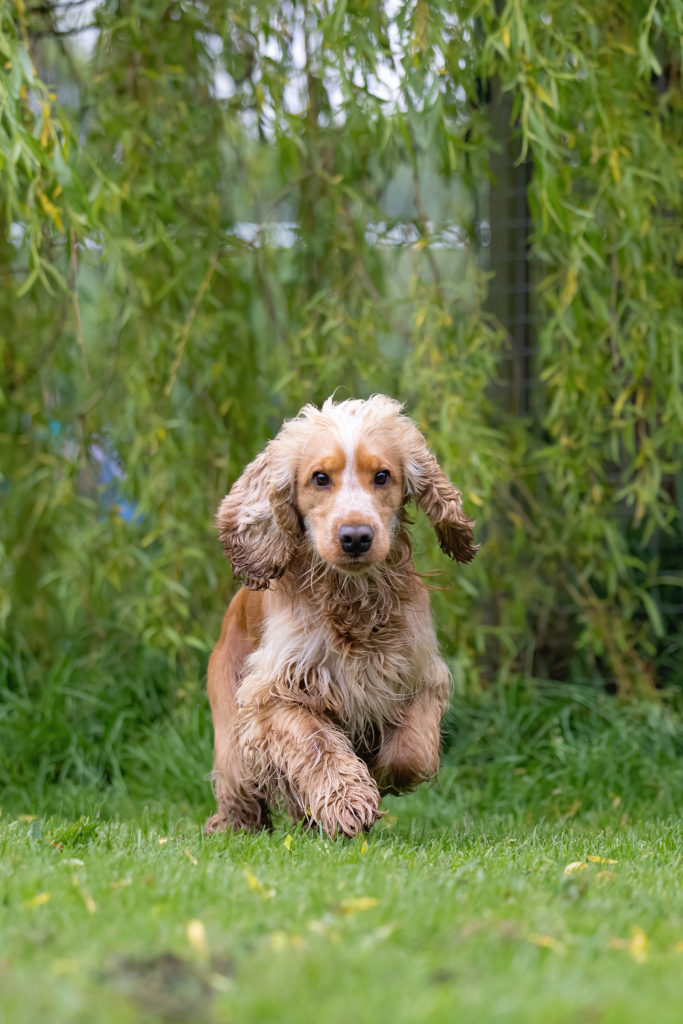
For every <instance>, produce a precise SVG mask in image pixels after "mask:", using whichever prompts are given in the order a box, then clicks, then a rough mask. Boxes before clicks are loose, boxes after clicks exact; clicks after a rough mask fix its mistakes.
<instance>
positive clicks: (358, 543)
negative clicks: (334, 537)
mask: <svg viewBox="0 0 683 1024" xmlns="http://www.w3.org/2000/svg"><path fill="white" fill-rule="evenodd" d="M338 536H339V543H340V544H341V546H342V551H345V552H346V554H347V555H353V556H354V557H356V556H357V555H364V554H365V552H366V551H369V550H370V548H371V547H372V538H373V537H374V536H375V531H374V530H373V528H372V527H371V526H340V527H339V533H338Z"/></svg>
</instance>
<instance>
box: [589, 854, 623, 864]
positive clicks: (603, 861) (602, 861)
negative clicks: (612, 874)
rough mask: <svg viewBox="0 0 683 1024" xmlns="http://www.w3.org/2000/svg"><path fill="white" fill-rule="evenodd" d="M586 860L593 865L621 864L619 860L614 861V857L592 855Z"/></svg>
mask: <svg viewBox="0 0 683 1024" xmlns="http://www.w3.org/2000/svg"><path fill="white" fill-rule="evenodd" d="M586 860H589V861H591V862H592V863H593V864H618V863H619V861H618V860H613V859H612V857H596V856H595V855H591V856H589V857H587V858H586Z"/></svg>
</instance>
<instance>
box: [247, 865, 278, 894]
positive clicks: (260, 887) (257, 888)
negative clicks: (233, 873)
mask: <svg viewBox="0 0 683 1024" xmlns="http://www.w3.org/2000/svg"><path fill="white" fill-rule="evenodd" d="M244 877H245V878H246V880H247V885H248V886H249V888H250V889H253V890H254V892H260V893H261V896H262V898H263V899H264V900H270V899H272V898H273V896H274V895H275V889H266V887H265V885H264V884H263V882H259V880H258V878H257V877H256V875H254V874H252V872H251V871H250V870H249V868H245V869H244Z"/></svg>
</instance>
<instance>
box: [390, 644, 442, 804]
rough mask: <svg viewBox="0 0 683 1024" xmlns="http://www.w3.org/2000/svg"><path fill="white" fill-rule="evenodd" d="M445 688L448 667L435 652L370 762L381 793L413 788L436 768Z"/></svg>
mask: <svg viewBox="0 0 683 1024" xmlns="http://www.w3.org/2000/svg"><path fill="white" fill-rule="evenodd" d="M449 689H450V675H449V672H448V669H447V667H446V665H445V664H444V662H443V661H442V660H441V658H439V657H438V655H436V656H434V657H433V658H432V659H431V665H430V668H429V671H428V673H427V674H426V676H423V680H422V683H421V687H420V688H419V689H418V691H417V692H416V693H415V695H414V696H413V697H411V698H410V699H409V701H408V702H407V703H406V705H405V708H404V709H403V714H402V716H401V720H400V721H399V722H398V723H397V724H396V725H392V726H387V727H386V728H385V730H384V735H383V737H382V743H381V746H380V749H379V752H378V753H377V756H376V757H375V759H374V760H373V762H372V764H371V765H370V770H371V772H372V776H373V778H374V779H375V780H376V781H377V784H378V786H379V789H380V792H381V793H382V794H384V793H402V792H405V791H406V790H409V789H414V788H415V786H417V785H419V783H420V782H426V781H427V779H431V778H434V776H435V775H436V773H437V772H438V770H439V748H440V745H441V719H442V718H443V715H444V712H445V710H446V706H447V702H448V693H449Z"/></svg>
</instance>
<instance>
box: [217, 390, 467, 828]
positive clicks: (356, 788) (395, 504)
mask: <svg viewBox="0 0 683 1024" xmlns="http://www.w3.org/2000/svg"><path fill="white" fill-rule="evenodd" d="M401 408H402V407H401V405H400V404H399V403H398V402H396V401H394V400H392V399H390V398H387V397H385V396H384V395H374V396H373V397H372V398H369V399H368V400H367V401H361V400H348V401H343V402H334V401H333V400H332V399H328V400H327V401H326V402H325V403H324V405H323V406H322V408H321V409H320V410H318V409H317V408H315V407H314V406H312V405H307V406H305V407H304V408H303V409H302V410H301V412H300V413H299V414H298V416H296V417H295V418H294V419H292V420H289V421H287V422H285V424H284V425H283V427H282V429H281V430H280V432H279V434H278V435H277V437H276V438H275V439H274V440H273V441H271V442H270V443H269V444H268V445H267V447H266V449H265V451H264V452H262V453H261V455H259V456H258V457H257V458H256V459H255V460H254V461H253V462H252V463H251V464H250V465H249V466H247V468H246V469H245V471H244V473H243V474H242V476H241V477H240V478H239V480H237V482H236V483H235V484H234V486H233V487H232V490H231V491H230V493H229V494H228V495H227V497H226V498H224V499H223V501H222V503H221V505H220V507H219V509H218V515H217V520H216V522H217V526H218V531H219V535H220V539H221V542H222V544H223V547H224V549H225V552H226V554H227V556H228V558H229V559H230V561H231V562H232V565H233V569H234V572H235V575H236V576H238V577H241V578H242V580H243V582H244V587H243V588H242V589H241V590H240V591H239V592H238V593H237V594H236V596H235V597H234V598H233V600H232V602H231V603H230V606H229V608H228V610H227V613H226V615H225V619H224V621H223V629H222V632H221V637H220V640H219V641H218V643H217V645H216V647H215V649H214V651H213V654H212V655H211V659H210V662H209V673H208V689H209V699H210V702H211V709H212V713H213V723H214V732H215V757H214V768H213V773H212V775H213V784H214V790H215V795H216V800H217V805H218V806H217V813H216V814H214V815H213V816H212V817H211V818H209V820H208V821H207V823H206V826H205V828H206V831H207V832H214V831H219V830H223V829H226V828H230V829H234V830H239V829H259V828H268V827H270V816H269V812H268V807H269V805H272V803H273V802H274V801H275V800H276V799H278V798H279V799H280V801H281V802H284V805H285V807H286V808H287V810H288V811H289V813H290V814H291V815H292V817H293V818H294V819H295V820H306V821H307V822H309V823H310V824H315V825H318V826H319V827H321V828H322V830H323V831H324V832H325V833H326V834H327V835H329V836H336V835H338V834H340V833H342V834H344V835H347V836H352V835H355V834H357V833H359V832H361V831H363V830H364V829H368V828H370V826H371V825H372V824H373V822H374V821H375V820H376V819H377V817H378V816H379V801H380V796H381V794H383V793H397V792H401V791H404V790H407V789H410V788H411V787H413V786H415V785H417V784H418V783H419V782H421V781H423V780H425V779H429V778H431V777H432V776H433V775H435V774H436V772H437V769H438V766H439V726H440V722H441V718H442V716H443V714H444V711H445V709H446V705H447V701H448V693H449V685H450V677H449V672H448V669H447V667H446V665H445V663H444V661H443V659H442V658H441V656H440V654H439V649H438V646H437V641H436V636H435V633H434V627H433V624H432V618H431V613H430V607H429V593H428V590H427V588H426V586H425V585H424V583H423V582H422V580H421V579H420V577H419V575H418V574H417V573H416V571H415V568H414V566H413V563H412V560H411V548H410V540H409V537H408V534H407V532H406V519H407V517H406V512H405V507H406V503H407V502H408V501H409V500H410V499H411V498H412V499H414V500H415V501H416V502H417V504H418V505H419V506H420V507H421V508H422V509H423V510H424V511H425V513H426V514H427V516H428V518H429V520H430V522H431V523H432V525H433V527H434V530H435V532H436V536H437V538H438V540H439V543H440V545H441V547H442V548H443V550H444V551H445V552H446V554H447V555H450V556H451V557H452V558H455V559H457V560H458V561H460V562H469V561H471V559H472V558H473V557H474V554H475V552H476V550H477V548H476V546H475V545H474V543H473V539H472V527H473V525H474V523H473V522H472V520H471V519H469V518H468V517H467V516H466V515H465V513H464V512H463V507H462V501H461V497H460V492H459V491H458V490H457V488H455V487H454V486H453V485H452V484H451V483H450V482H449V481H448V480H447V479H446V476H445V475H444V473H443V470H442V469H441V467H440V466H439V464H438V462H437V461H436V459H435V458H434V456H433V455H432V454H431V452H430V451H429V449H428V448H427V445H426V442H425V440H424V438H423V436H422V434H421V433H420V432H419V430H418V429H417V427H416V426H415V425H414V423H413V422H412V421H411V420H410V419H408V418H407V417H406V416H404V415H403V414H402V412H401Z"/></svg>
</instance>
